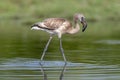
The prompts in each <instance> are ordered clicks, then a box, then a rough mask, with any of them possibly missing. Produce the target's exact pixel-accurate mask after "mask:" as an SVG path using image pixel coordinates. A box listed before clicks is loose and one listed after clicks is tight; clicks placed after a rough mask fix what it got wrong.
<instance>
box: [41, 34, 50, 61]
mask: <svg viewBox="0 0 120 80" xmlns="http://www.w3.org/2000/svg"><path fill="white" fill-rule="evenodd" d="M51 40H52V36H50V38H49V40H48V42H47V44H46V46H45V48H44V50H43V54H42V56H41V59H40V60H41V61H42V60H43V58H44V56H45V53H46V51H47V49H48V46H49V44H50V42H51Z"/></svg>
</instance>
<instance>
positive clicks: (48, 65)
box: [0, 22, 120, 80]
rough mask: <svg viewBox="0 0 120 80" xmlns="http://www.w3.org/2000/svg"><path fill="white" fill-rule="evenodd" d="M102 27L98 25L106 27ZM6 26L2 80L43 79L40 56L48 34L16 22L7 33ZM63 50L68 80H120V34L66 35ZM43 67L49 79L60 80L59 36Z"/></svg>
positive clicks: (2, 42)
mask: <svg viewBox="0 0 120 80" xmlns="http://www.w3.org/2000/svg"><path fill="white" fill-rule="evenodd" d="M16 24H17V23H16ZM91 24H92V23H91ZM91 24H90V25H91ZM99 24H100V23H97V24H95V25H94V26H97V25H98V26H103V25H99ZM90 25H89V26H90ZM109 25H111V26H113V25H114V24H109ZM4 26H5V24H4V23H3V24H1V27H0V28H1V29H0V31H1V32H0V33H1V34H0V35H1V37H0V45H1V46H0V80H42V79H43V74H42V72H41V66H40V57H41V55H42V51H43V48H44V46H45V44H46V42H47V39H48V37H49V36H48V34H46V33H44V32H39V31H31V30H29V29H30V27H29V28H28V27H22V28H21V26H24V25H18V26H16V27H15V26H14V25H13V24H12V22H11V23H9V26H10V28H8V29H7V30H6V29H4ZM27 26H28V25H27ZM119 26H120V25H118V26H116V27H119ZM13 28H15V29H13ZM88 31H89V28H88ZM86 33H87V31H86ZM108 33H109V32H108ZM43 34H44V35H43ZM83 35H84V36H83ZM113 35H114V37H113ZM63 48H64V50H65V55H66V58H67V65H66V70H65V72H64V76H63V79H64V80H119V79H120V37H119V34H118V35H116V33H113V34H112V35H109V36H107V34H106V35H105V36H104V35H102V36H100V37H99V36H97V37H95V35H94V36H91V35H90V36H89V35H88V34H85V33H82V34H76V35H73V36H70V35H65V36H64V37H63ZM42 64H43V67H44V70H45V72H46V73H47V76H48V80H59V76H60V73H61V71H62V69H63V66H64V61H63V58H62V57H61V53H60V51H59V43H58V39H57V38H56V37H55V38H54V39H53V41H52V42H51V44H50V46H49V49H48V51H47V53H46V56H45V58H44V61H43V62H42Z"/></svg>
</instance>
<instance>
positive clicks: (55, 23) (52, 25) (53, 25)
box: [42, 18, 66, 30]
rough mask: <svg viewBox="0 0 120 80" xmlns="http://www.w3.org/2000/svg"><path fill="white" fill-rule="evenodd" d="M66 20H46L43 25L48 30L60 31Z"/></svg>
mask: <svg viewBox="0 0 120 80" xmlns="http://www.w3.org/2000/svg"><path fill="white" fill-rule="evenodd" d="M65 21H66V20H65V19H63V18H48V19H45V20H44V21H43V22H42V23H43V24H44V25H45V27H46V28H48V29H53V30H54V29H58V28H59V27H60V26H61V25H62V24H63V23H64V22H65Z"/></svg>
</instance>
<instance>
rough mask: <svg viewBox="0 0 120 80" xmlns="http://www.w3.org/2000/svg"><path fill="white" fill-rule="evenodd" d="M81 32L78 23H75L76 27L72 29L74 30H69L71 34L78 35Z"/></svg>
mask: <svg viewBox="0 0 120 80" xmlns="http://www.w3.org/2000/svg"><path fill="white" fill-rule="evenodd" d="M79 30H80V26H79V24H78V23H77V22H76V23H75V27H72V29H71V30H69V34H75V33H77V32H78V31H79Z"/></svg>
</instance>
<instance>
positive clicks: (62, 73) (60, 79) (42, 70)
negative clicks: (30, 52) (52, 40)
mask: <svg viewBox="0 0 120 80" xmlns="http://www.w3.org/2000/svg"><path fill="white" fill-rule="evenodd" d="M66 66H67V63H65V64H64V66H63V69H62V70H61V73H60V76H59V80H63V77H64V72H65V70H66ZM40 67H41V72H42V74H43V80H48V78H47V74H46V73H45V70H44V67H43V65H42V63H41V62H40Z"/></svg>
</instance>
